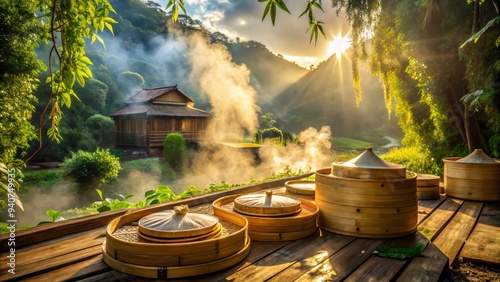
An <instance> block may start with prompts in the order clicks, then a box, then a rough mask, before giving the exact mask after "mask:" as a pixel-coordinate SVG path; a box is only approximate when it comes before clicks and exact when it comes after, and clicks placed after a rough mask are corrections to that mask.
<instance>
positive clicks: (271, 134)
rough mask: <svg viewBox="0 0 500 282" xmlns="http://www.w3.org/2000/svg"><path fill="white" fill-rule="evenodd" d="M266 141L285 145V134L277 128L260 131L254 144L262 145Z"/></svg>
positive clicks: (256, 134) (255, 136)
mask: <svg viewBox="0 0 500 282" xmlns="http://www.w3.org/2000/svg"><path fill="white" fill-rule="evenodd" d="M266 139H268V140H269V141H271V142H272V143H274V144H277V145H283V144H284V141H283V132H282V131H281V130H279V129H278V128H276V127H270V128H266V129H263V130H258V131H257V132H256V133H255V134H254V142H255V143H258V144H262V143H263V142H264V141H265V140H266Z"/></svg>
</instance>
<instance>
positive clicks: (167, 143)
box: [163, 132, 186, 170]
mask: <svg viewBox="0 0 500 282" xmlns="http://www.w3.org/2000/svg"><path fill="white" fill-rule="evenodd" d="M185 145H186V143H185V141H184V136H182V134H180V133H177V132H174V133H170V134H168V135H167V136H166V137H165V140H164V141H163V155H164V156H165V159H166V160H167V162H168V163H169V164H170V166H171V167H172V168H174V169H177V170H179V169H180V168H182V165H183V163H184V149H185Z"/></svg>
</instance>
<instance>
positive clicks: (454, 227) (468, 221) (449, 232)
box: [434, 201, 483, 265]
mask: <svg viewBox="0 0 500 282" xmlns="http://www.w3.org/2000/svg"><path fill="white" fill-rule="evenodd" d="M482 207H483V203H480V202H470V201H467V202H465V203H464V204H463V205H462V207H460V209H459V210H458V212H457V213H456V214H455V216H454V217H453V219H452V220H451V221H450V223H448V225H447V226H446V227H445V228H444V230H443V231H442V232H441V234H439V236H438V237H437V238H436V239H435V240H434V244H435V245H436V246H437V247H438V248H439V249H440V250H441V251H442V252H443V253H444V254H445V255H447V256H448V258H449V260H450V265H451V264H453V263H454V262H455V260H456V259H457V256H458V252H459V251H460V249H461V248H462V246H463V244H464V243H465V241H466V240H467V237H468V236H469V234H470V232H471V231H472V228H473V227H474V224H475V223H476V220H477V218H478V216H479V213H480V212H481V208H482Z"/></svg>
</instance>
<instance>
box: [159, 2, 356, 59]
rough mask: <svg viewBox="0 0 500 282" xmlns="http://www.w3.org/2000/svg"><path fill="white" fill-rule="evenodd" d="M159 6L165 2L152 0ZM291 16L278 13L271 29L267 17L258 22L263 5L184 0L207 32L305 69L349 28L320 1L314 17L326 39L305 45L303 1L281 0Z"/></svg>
mask: <svg viewBox="0 0 500 282" xmlns="http://www.w3.org/2000/svg"><path fill="white" fill-rule="evenodd" d="M154 1H155V2H157V3H158V4H160V5H162V6H163V7H164V6H165V4H166V3H167V1H168V0H154ZM285 3H286V4H287V6H288V9H289V10H290V12H291V14H288V13H286V12H284V11H282V10H278V12H277V17H276V23H275V26H274V27H273V25H272V23H271V19H270V17H269V15H268V16H267V17H266V19H265V20H264V21H262V14H263V11H264V8H265V5H266V2H263V3H261V2H258V1H257V0H185V6H186V10H187V13H188V15H189V16H191V17H192V18H195V19H198V20H200V21H201V22H202V23H203V26H204V27H205V28H207V29H209V30H211V31H220V32H222V33H225V34H226V35H228V36H229V37H230V38H236V37H239V38H240V39H241V40H255V41H258V42H261V43H263V44H264V45H266V47H267V48H268V49H269V50H270V51H271V52H273V53H275V54H281V55H283V56H284V58H286V59H288V60H290V61H294V62H296V63H297V64H299V65H301V66H304V67H309V66H310V65H317V64H318V63H320V62H321V61H323V60H326V59H327V58H328V57H329V55H331V54H328V50H329V42H330V41H332V40H333V38H334V37H335V36H341V37H342V36H347V35H348V32H349V25H348V23H347V21H346V20H345V18H344V17H343V16H342V15H341V16H337V14H336V9H335V8H332V7H331V4H330V2H329V1H323V5H324V7H323V9H324V11H325V13H323V12H322V11H320V10H317V12H316V13H315V15H316V18H317V19H318V20H321V21H323V22H325V24H324V29H325V35H326V39H324V38H323V37H321V36H320V37H318V43H317V45H316V46H315V44H314V40H313V42H312V43H311V44H309V38H310V33H309V32H308V33H306V30H307V26H308V19H307V16H306V15H304V16H302V17H300V18H299V15H300V14H301V13H302V11H303V10H304V9H305V7H306V3H307V1H297V0H285Z"/></svg>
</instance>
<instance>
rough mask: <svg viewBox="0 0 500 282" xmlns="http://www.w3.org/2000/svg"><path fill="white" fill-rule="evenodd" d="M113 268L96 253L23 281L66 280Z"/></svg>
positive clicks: (83, 277)
mask: <svg viewBox="0 0 500 282" xmlns="http://www.w3.org/2000/svg"><path fill="white" fill-rule="evenodd" d="M110 270H111V268H110V267H109V266H107V265H106V264H105V263H104V262H103V261H102V256H101V255H100V254H99V255H96V256H94V257H91V258H89V259H86V260H84V261H81V262H78V263H75V264H71V265H68V266H65V267H61V268H57V269H54V270H52V271H49V272H46V273H43V274H40V275H36V276H33V277H29V278H27V279H26V280H23V281H34V282H36V281H63V280H64V281H66V280H73V281H74V280H78V279H85V278H88V277H92V276H95V275H99V274H101V273H103V272H106V271H110Z"/></svg>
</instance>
